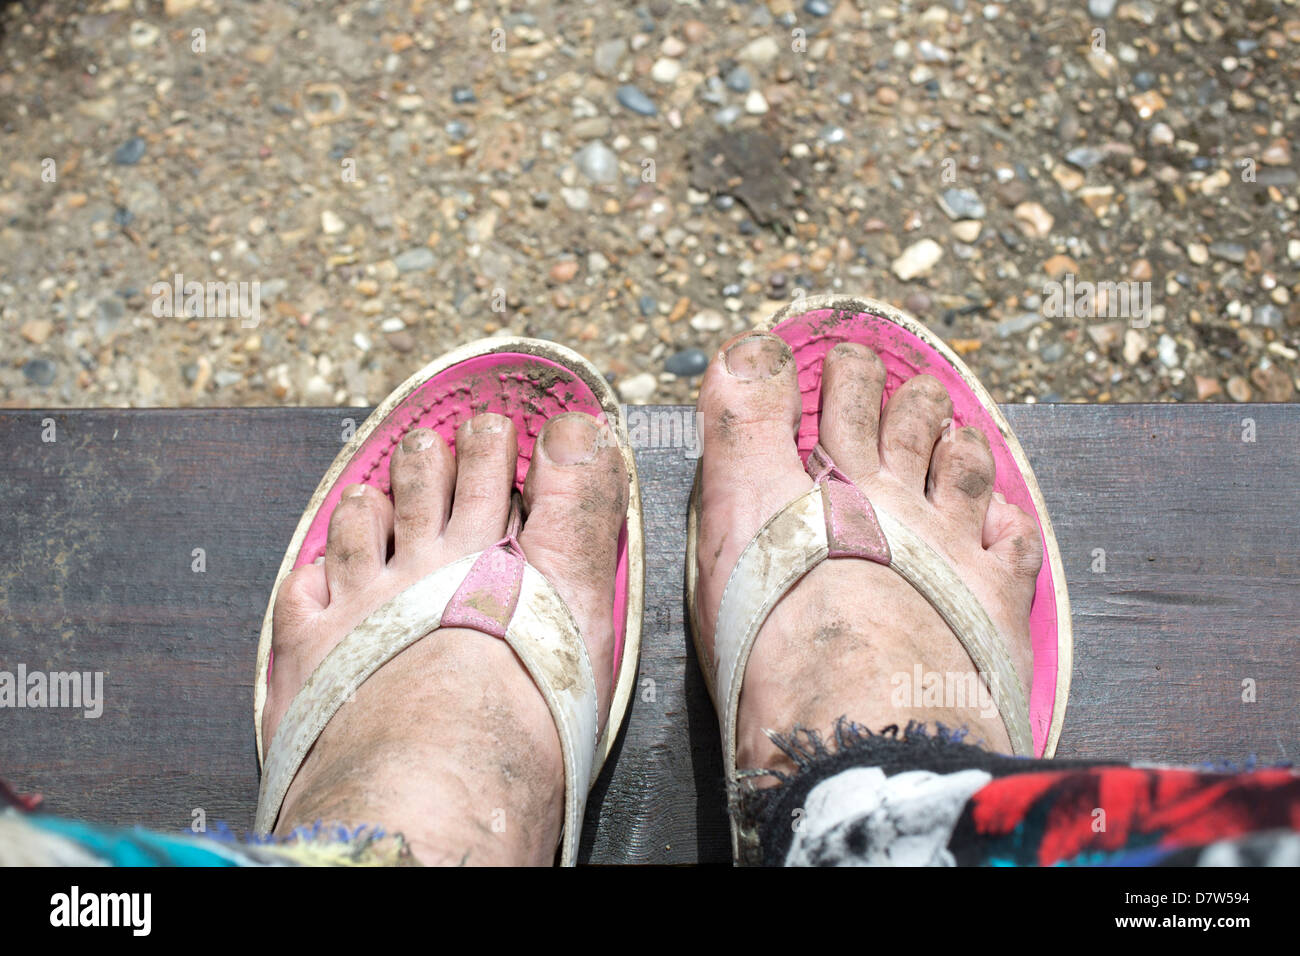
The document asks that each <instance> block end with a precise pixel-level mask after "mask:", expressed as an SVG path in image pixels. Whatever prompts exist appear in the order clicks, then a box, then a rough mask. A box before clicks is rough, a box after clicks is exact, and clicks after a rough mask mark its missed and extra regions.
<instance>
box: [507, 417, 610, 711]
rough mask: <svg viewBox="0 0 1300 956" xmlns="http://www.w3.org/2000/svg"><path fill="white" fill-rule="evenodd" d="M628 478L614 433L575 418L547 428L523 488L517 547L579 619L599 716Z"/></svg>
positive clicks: (606, 684)
mask: <svg viewBox="0 0 1300 956" xmlns="http://www.w3.org/2000/svg"><path fill="white" fill-rule="evenodd" d="M627 501H628V474H627V468H626V466H625V465H624V463H623V456H622V453H621V452H620V451H619V447H618V443H617V441H616V440H615V438H614V436H613V434H612V433H611V432H610V430H609V426H608V425H606V424H604V423H600V422H597V421H596V420H595V419H594V418H592V417H591V416H589V415H584V414H581V413H579V412H571V413H568V414H565V415H557V416H556V417H554V418H552V419H551V420H550V421H548V422H547V423H546V425H545V427H544V428H543V429H542V433H541V435H540V436H539V438H538V441H537V453H536V454H535V455H534V456H533V461H532V464H531V465H530V467H529V469H528V478H527V480H526V481H525V483H524V503H525V506H526V507H527V509H528V520H527V522H526V523H525V524H524V529H523V532H522V533H521V534H520V536H519V543H520V545H521V546H522V547H523V549H524V553H525V554H527V556H528V560H529V562H530V563H531V564H533V565H534V566H535V567H536V568H537V569H538V570H539V571H540V572H541V573H542V574H543V575H545V577H546V579H547V580H548V581H550V582H551V584H552V585H553V586H554V587H555V589H556V590H557V591H559V593H560V596H561V597H563V598H564V600H565V602H566V603H567V604H568V605H569V609H570V610H571V611H572V612H573V615H574V617H575V618H576V619H577V622H578V626H579V628H580V629H581V630H582V635H583V637H584V639H585V640H586V643H587V652H588V654H589V655H590V657H591V665H592V668H593V670H594V671H595V675H596V687H597V691H598V693H599V695H600V700H601V704H602V713H604V712H605V708H606V707H607V706H608V702H609V695H610V688H611V686H612V684H613V667H614V660H613V653H614V648H613V633H614V630H613V628H614V624H613V611H614V579H615V574H616V571H617V562H618V538H619V532H620V530H621V529H622V527H623V522H624V520H625V518H626V516H627Z"/></svg>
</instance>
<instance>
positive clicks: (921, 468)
mask: <svg viewBox="0 0 1300 956" xmlns="http://www.w3.org/2000/svg"><path fill="white" fill-rule="evenodd" d="M884 383H885V370H884V367H883V365H882V364H881V362H880V359H879V358H878V357H877V356H876V354H875V353H874V352H872V351H871V350H870V349H867V348H865V347H862V346H858V345H851V344H842V345H838V346H836V347H835V348H834V349H833V350H832V351H831V352H830V353H829V354H828V355H827V357H826V364H825V368H824V375H823V380H822V405H821V424H820V434H819V437H820V441H821V443H822V445H823V446H824V447H825V449H826V450H827V452H828V453H829V454H830V456H831V457H832V458H833V459H834V460H835V462H836V464H837V465H838V466H839V467H840V469H841V470H842V471H843V472H844V473H845V474H847V475H848V477H849V478H851V479H852V480H853V481H854V482H855V483H856V484H857V485H858V486H859V487H860V488H861V489H862V491H863V492H864V493H865V494H866V496H867V498H868V499H869V500H870V501H872V502H873V503H877V504H880V505H882V506H884V507H887V508H888V509H889V510H890V511H891V512H892V513H893V514H894V515H895V516H897V517H898V518H899V520H901V521H903V522H905V523H907V524H908V525H909V526H910V527H911V528H912V529H914V530H915V531H916V532H917V533H918V534H919V535H921V537H923V538H924V539H925V541H926V542H927V543H928V544H929V545H930V546H931V547H933V548H934V549H935V550H936V551H938V552H939V553H940V554H941V555H943V556H945V557H946V558H947V560H948V562H949V563H950V564H951V565H952V567H953V568H954V569H955V570H956V571H957V573H958V574H959V575H960V576H961V578H962V579H963V580H964V581H965V582H966V584H967V586H968V587H969V588H970V589H971V591H972V592H973V593H974V594H975V596H976V597H977V598H978V599H979V600H980V601H981V603H982V604H983V605H984V607H985V609H986V610H987V611H988V613H989V615H990V617H991V618H992V620H993V622H994V624H996V625H997V626H998V628H999V629H1000V631H1001V632H1002V634H1004V635H1005V636H1006V638H1007V639H1008V641H1010V642H1011V645H1012V648H1011V650H1012V659H1013V662H1014V664H1015V667H1016V671H1017V673H1018V674H1019V675H1020V678H1021V682H1022V683H1023V685H1024V686H1025V687H1026V688H1027V687H1029V686H1030V677H1031V674H1032V667H1033V656H1032V651H1031V648H1030V641H1029V609H1030V604H1031V602H1032V601H1033V596H1034V585H1035V580H1036V577H1037V574H1038V569H1039V565H1040V563H1041V544H1040V539H1039V535H1038V528H1037V524H1036V522H1035V521H1034V520H1033V518H1032V517H1030V516H1029V515H1027V514H1026V513H1025V512H1023V511H1021V510H1020V509H1019V508H1017V507H1015V506H1014V505H1010V504H1007V503H1006V502H1005V501H1003V500H1002V499H1001V496H1000V495H995V494H994V492H993V477H994V470H993V469H994V465H993V457H992V454H991V453H990V451H989V446H988V440H987V439H986V438H985V437H984V435H983V434H982V433H981V432H979V431H978V430H977V429H974V428H963V429H959V430H957V431H955V432H951V434H950V435H948V436H947V437H944V428H945V424H946V423H948V422H951V418H952V403H951V401H950V399H949V397H948V395H947V393H946V392H945V390H944V388H943V386H942V385H940V384H939V382H938V381H937V380H936V379H934V378H932V377H930V376H928V375H921V376H917V377H916V378H913V379H911V380H909V381H908V382H906V383H905V384H904V385H903V386H901V387H900V388H899V389H898V391H897V392H895V393H894V394H893V395H892V396H891V397H890V400H889V402H888V403H887V404H886V405H885V407H884V410H883V412H882V410H881V398H882V395H883V390H884ZM699 412H700V416H701V437H702V440H703V473H702V479H701V481H702V488H701V502H702V507H701V512H700V537H699V551H698V560H699V579H698V598H697V600H698V604H699V620H700V625H701V628H702V634H701V638H702V640H701V644H702V646H703V647H704V649H705V651H706V654H707V655H708V656H710V657H712V648H713V636H714V635H713V627H714V624H715V622H716V620H717V615H718V607H719V605H720V604H721V602H722V594H723V590H724V588H725V587H726V583H727V577H728V575H729V574H730V573H731V569H732V568H733V567H734V566H735V564H736V561H737V559H738V558H739V557H740V553H741V551H742V550H743V549H744V547H745V545H747V544H748V543H749V540H750V538H751V537H753V535H754V533H755V532H756V531H757V530H758V529H759V528H760V527H761V526H762V525H763V524H764V523H765V522H766V521H767V520H768V519H769V518H771V517H772V516H773V515H774V514H776V513H777V512H778V511H779V510H780V509H781V508H782V507H783V506H785V505H786V504H788V503H789V502H790V501H791V500H792V499H794V498H795V497H797V496H798V495H800V494H802V493H803V492H805V491H807V490H808V489H809V488H811V487H812V479H811V478H809V477H808V475H807V474H806V473H805V471H804V469H803V466H802V464H801V463H800V459H799V452H798V449H797V447H796V445H795V435H796V431H797V428H798V423H799V415H800V397H799V389H798V385H797V382H796V369H795V362H794V357H793V355H792V353H791V351H790V348H789V346H788V345H786V343H785V342H784V341H782V340H781V339H780V338H778V337H777V336H775V335H772V334H769V333H752V332H751V333H746V334H745V335H742V336H739V337H738V338H737V339H735V340H733V341H732V342H730V343H728V345H727V346H724V349H723V351H722V352H721V353H719V355H718V357H717V358H715V359H714V361H713V364H712V365H711V366H710V367H709V369H708V371H707V372H706V373H705V377H704V382H703V384H702V386H701V388H700V400H699ZM941 438H944V440H940V439H941ZM713 664H714V662H713V661H712V660H710V661H709V665H708V666H710V667H712V666H713ZM918 665H919V668H920V673H921V674H937V675H941V679H942V675H954V676H956V675H970V674H972V673H974V672H975V665H974V664H973V663H972V662H971V660H970V657H969V656H968V655H967V653H966V651H965V650H964V649H963V648H962V646H961V644H960V643H959V642H958V640H957V638H956V637H955V636H954V635H953V634H952V632H951V631H950V630H949V629H948V627H947V625H946V624H945V623H944V622H943V620H942V618H940V616H939V614H938V612H937V611H935V610H934V609H933V608H932V607H931V606H930V604H929V603H928V602H927V601H926V600H925V598H923V597H922V596H921V595H920V594H919V593H917V592H916V591H915V590H913V588H912V587H911V585H909V584H908V583H907V582H905V581H904V580H903V579H902V578H901V577H900V576H899V575H898V574H897V572H895V571H893V570H891V569H890V568H887V567H885V566H883V565H879V564H875V563H873V562H870V561H864V560H852V559H835V560H830V561H826V562H823V563H822V564H820V565H818V566H817V567H816V568H814V569H813V570H812V571H811V572H809V573H808V574H807V575H806V576H805V577H804V578H803V580H802V581H800V582H799V584H798V585H796V586H795V587H794V588H793V589H792V590H791V591H790V592H789V593H788V594H787V595H786V596H785V597H784V598H783V599H782V600H781V602H780V603H779V604H778V605H777V606H776V608H775V609H774V610H773V611H772V613H771V615H770V616H769V617H768V618H767V621H766V623H765V624H764V625H763V628H762V630H761V631H760V632H759V636H758V638H757V640H756V641H755V644H754V649H753V652H752V654H751V656H750V658H749V664H748V667H747V669H746V672H745V679H744V685H743V688H742V691H741V697H740V712H739V716H738V722H737V767H738V768H740V769H742V770H743V769H764V768H766V769H780V770H787V771H788V770H792V769H793V766H792V764H791V763H790V761H789V758H788V757H786V756H785V755H784V754H783V753H782V752H781V751H780V750H779V749H778V748H777V747H776V746H775V745H774V744H773V743H772V742H771V741H770V740H769V739H768V737H767V735H766V734H765V733H764V730H765V729H772V730H777V731H780V732H784V733H789V732H790V731H791V730H792V729H793V727H794V726H795V725H796V724H800V725H802V726H804V727H807V728H810V729H814V730H820V731H822V732H823V733H824V734H829V732H830V731H831V729H832V728H833V726H834V723H835V721H836V719H837V718H839V717H841V716H847V717H848V718H849V719H851V720H853V721H856V722H857V723H859V724H862V725H864V726H867V727H869V728H872V729H879V728H880V727H884V726H887V725H889V724H898V725H900V726H903V725H906V723H907V722H908V721H909V720H916V721H919V722H922V723H926V724H930V725H934V724H936V723H942V724H945V725H947V726H949V727H962V726H964V727H967V728H969V729H970V730H971V731H972V734H973V736H974V737H975V738H976V739H982V740H983V741H984V742H985V744H986V745H987V746H989V747H990V748H991V749H994V750H999V751H1002V752H1010V741H1009V738H1008V736H1007V732H1006V728H1005V727H1004V726H1003V724H1002V721H1001V719H1000V718H999V717H998V716H997V713H996V709H995V708H992V707H991V706H990V704H989V702H988V701H987V699H985V700H984V701H979V700H974V701H967V702H965V703H969V704H973V705H974V706H965V707H958V706H949V705H950V704H952V703H955V702H952V701H945V702H944V705H942V706H933V705H930V706H927V705H926V704H927V703H929V702H928V701H924V702H923V700H922V694H921V692H920V689H919V688H918V689H914V688H912V687H910V686H908V687H906V688H905V689H906V690H907V691H908V695H907V696H906V701H905V702H904V703H900V695H899V689H900V687H901V686H902V685H903V684H904V683H906V684H907V685H910V684H912V682H913V681H914V675H916V674H917V673H918ZM913 690H915V693H914V694H913V693H912V691H913Z"/></svg>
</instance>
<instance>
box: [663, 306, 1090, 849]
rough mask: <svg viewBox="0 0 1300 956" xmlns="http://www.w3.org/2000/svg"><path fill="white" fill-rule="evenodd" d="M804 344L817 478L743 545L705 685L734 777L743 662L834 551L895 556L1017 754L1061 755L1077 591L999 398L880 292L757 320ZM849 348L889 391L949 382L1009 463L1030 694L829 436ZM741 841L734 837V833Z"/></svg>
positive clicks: (961, 407)
mask: <svg viewBox="0 0 1300 956" xmlns="http://www.w3.org/2000/svg"><path fill="white" fill-rule="evenodd" d="M758 331H771V332H773V333H774V334H776V335H778V336H780V337H781V338H782V339H784V340H785V341H786V343H787V344H789V345H790V347H791V348H792V349H793V350H794V355H795V360H796V363H797V366H798V374H799V390H800V392H801V393H802V396H803V418H802V420H801V422H800V426H799V438H798V444H799V453H800V456H801V457H802V458H803V460H804V462H805V465H806V467H807V470H808V472H809V474H810V475H811V476H812V478H813V480H814V482H815V484H814V487H813V488H812V490H810V491H809V492H807V493H806V494H803V495H801V496H799V497H798V498H796V499H795V500H794V501H792V502H790V503H789V504H788V505H786V507H785V508H784V509H783V510H781V511H780V512H778V513H777V514H776V515H775V516H773V517H772V518H771V520H769V521H768V522H767V523H766V524H765V525H764V526H763V527H762V528H761V529H760V530H759V531H758V533H757V534H756V535H755V536H754V538H753V540H751V541H750V543H749V544H748V545H747V546H746V548H745V550H744V551H743V552H742V553H741V556H740V559H739V560H738V561H737V563H736V567H735V569H734V570H733V571H732V573H731V577H730V578H729V579H728V581H727V586H726V589H725V590H724V592H723V598H722V605H721V607H720V608H719V611H718V621H717V628H716V629H715V632H714V633H715V635H716V636H715V645H716V647H715V653H716V655H717V670H716V673H709V671H708V669H707V668H705V682H706V684H707V685H708V687H709V691H710V693H711V694H712V695H713V700H714V703H715V705H716V706H717V707H718V710H719V714H720V717H721V722H722V737H723V749H724V762H725V766H726V772H727V779H728V780H734V779H735V773H736V715H737V711H738V708H739V704H740V689H741V686H742V685H743V683H744V674H745V665H746V662H747V661H748V659H749V653H750V650H751V648H752V647H753V644H754V640H755V638H756V637H757V636H758V631H759V628H761V627H762V625H763V622H764V620H766V618H767V615H768V613H769V612H770V611H771V610H772V608H773V607H775V606H776V603H777V602H778V601H779V600H780V599H781V598H782V596H784V594H785V593H786V592H787V591H788V590H789V589H790V588H792V587H793V586H794V585H795V584H796V583H797V582H798V580H799V578H800V577H802V576H803V575H804V574H806V573H807V572H808V571H810V570H811V569H812V568H813V567H814V566H815V565H817V564H819V563H821V562H822V561H824V560H826V559H827V558H839V557H854V558H866V559H868V560H873V561H878V562H879V563H881V564H886V565H888V566H890V567H892V568H894V570H896V571H897V572H898V573H899V574H901V575H902V576H903V577H904V578H905V579H906V580H907V581H908V582H909V583H911V584H912V586H913V587H915V588H916V589H917V590H918V591H919V592H920V593H921V594H922V595H923V596H924V597H925V598H926V599H927V600H928V601H929V602H930V603H931V604H932V605H933V606H934V608H935V609H936V610H937V611H938V612H939V613H940V615H942V616H943V618H944V620H945V621H946V622H947V623H948V625H949V627H950V628H952V630H953V632H954V633H955V634H956V635H957V637H958V639H959V640H960V641H961V642H962V645H963V646H964V647H965V648H966V651H967V653H969V654H970V656H971V658H972V660H973V661H974V663H975V665H976V667H977V668H978V669H979V671H980V673H981V674H982V675H985V677H986V679H988V678H990V676H991V678H992V679H989V680H988V682H989V684H990V690H991V691H992V694H993V700H994V703H995V704H996V705H997V708H998V712H999V713H1000V714H1001V715H1002V718H1003V720H1004V722H1005V723H1006V724H1007V730H1008V733H1009V735H1010V737H1011V742H1012V748H1013V751H1014V752H1015V753H1016V754H1023V755H1026V756H1037V757H1051V756H1052V755H1053V754H1054V753H1055V752H1056V744H1057V741H1058V740H1059V739H1060V736H1061V726H1062V723H1063V721H1064V720H1065V706H1066V701H1067V699H1068V697H1069V691H1070V666H1071V658H1072V653H1073V640H1072V636H1071V629H1070V599H1069V595H1068V594H1067V593H1066V587H1065V573H1064V571H1063V569H1062V565H1061V554H1060V549H1059V547H1058V546H1057V542H1056V535H1055V534H1053V532H1052V524H1051V521H1049V520H1048V517H1047V507H1046V505H1045V504H1044V502H1043V496H1042V492H1041V491H1040V490H1039V488H1038V482H1037V480H1035V478H1034V472H1033V469H1031V468H1030V466H1029V460H1028V459H1027V458H1026V457H1025V453H1024V451H1023V450H1022V449H1021V447H1020V443H1019V442H1018V441H1016V437H1015V435H1014V434H1013V433H1012V431H1011V426H1010V425H1009V424H1007V421H1006V419H1005V418H1004V417H1003V416H1002V413H1001V411H1000V410H999V409H998V407H997V404H996V403H995V402H994V401H993V399H992V397H991V396H990V395H989V394H988V392H987V391H985V390H984V387H983V386H982V385H980V383H979V382H978V381H977V380H976V378H975V376H974V375H972V374H971V371H970V369H968V368H967V367H966V366H965V364H964V363H963V362H962V361H961V359H959V358H958V357H957V356H956V355H955V354H953V352H952V351H951V350H950V349H949V348H948V347H947V346H946V345H944V343H943V342H942V341H940V340H939V338H938V337H936V336H935V335H934V334H933V333H932V332H930V330H929V329H927V328H926V327H925V326H924V325H922V324H921V323H920V322H918V321H917V320H916V319H914V318H912V317H910V316H908V315H906V314H904V313H903V312H900V311H899V310H897V309H895V308H893V307H891V306H888V305H886V304H884V303H882V302H877V301H875V300H873V299H858V298H851V297H849V296H841V295H823V296H809V297H807V298H805V299H802V300H800V301H797V302H794V303H792V304H791V305H788V306H786V307H785V308H783V309H781V310H780V311H779V312H777V313H776V314H775V315H773V316H771V317H770V318H769V319H767V320H766V321H765V322H763V323H761V324H760V325H759V326H758ZM841 342H856V343H858V344H861V345H865V346H867V347H869V348H871V349H872V350H874V351H875V352H876V354H877V355H879V356H880V358H881V361H882V362H883V363H884V365H885V369H886V372H887V373H888V377H887V380H886V384H885V398H888V397H889V396H890V395H891V394H893V392H894V391H895V390H896V389H897V388H898V387H899V386H900V385H901V384H902V383H903V382H905V381H907V380H908V379H909V378H912V377H913V376H916V375H919V374H922V373H925V374H929V375H933V376H934V377H935V378H937V379H938V380H939V381H940V382H941V383H942V384H943V386H944V387H945V388H946V389H947V390H948V394H949V396H950V397H951V398H952V404H953V427H954V428H961V427H964V426H966V425H973V426H975V427H977V428H979V429H980V431H982V432H983V433H984V435H985V436H986V437H987V438H988V439H989V445H990V446H991V448H992V450H993V459H994V462H995V464H996V466H997V476H996V479H995V483H994V488H995V490H996V491H999V492H1001V493H1002V494H1003V495H1004V496H1005V497H1006V500H1007V501H1008V502H1010V503H1011V504H1013V505H1017V506H1019V507H1020V508H1022V509H1024V510H1025V511H1026V512H1027V513H1028V514H1030V515H1032V516H1033V517H1034V518H1035V519H1036V520H1037V522H1038V527H1039V530H1040V531H1041V532H1042V538H1043V566H1042V570H1041V571H1040V572H1039V574H1038V583H1037V590H1036V591H1035V593H1034V602H1033V608H1032V610H1031V612H1030V618H1029V624H1030V637H1031V642H1032V644H1033V649H1034V676H1033V684H1032V687H1031V688H1030V689H1029V691H1028V693H1027V694H1026V692H1025V689H1024V688H1023V687H1021V684H1020V680H1019V678H1018V677H1017V676H1016V673H1015V670H1014V669H1013V668H1012V666H1011V660H1010V655H1009V653H1008V652H1007V649H1006V643H1005V641H1004V640H1003V639H1002V637H1001V636H1000V635H999V634H998V632H997V628H996V627H995V626H994V625H993V623H992V622H991V621H990V620H989V617H988V614H987V613H986V612H985V611H984V610H983V608H982V607H980V605H979V602H978V601H977V600H976V599H975V597H974V595H972V594H971V593H970V591H969V589H968V588H967V587H966V585H965V584H964V583H963V582H962V581H961V579H960V578H959V577H958V576H957V574H956V572H955V571H954V570H953V569H952V568H951V567H950V566H949V565H948V564H947V562H946V561H945V560H944V559H943V558H941V557H940V556H939V555H938V554H937V553H936V552H935V551H934V550H933V549H931V548H930V547H929V546H928V545H926V544H925V543H924V542H923V541H922V540H921V539H920V538H919V537H918V536H917V535H916V534H915V533H914V532H912V531H911V530H910V529H908V528H907V527H906V526H905V525H904V524H902V523H901V522H900V521H898V519H897V518H895V517H894V516H893V515H892V514H890V513H889V512H888V511H887V510H885V509H883V508H881V507H880V506H878V505H877V506H875V507H874V508H873V506H872V503H871V502H869V501H867V499H866V497H865V495H863V494H862V492H861V491H860V490H859V489H858V488H857V486H855V485H854V484H853V483H852V482H851V481H849V480H848V479H847V478H846V477H845V476H844V475H843V474H841V473H840V472H839V470H838V469H837V468H836V467H835V463H834V462H833V461H831V460H830V457H829V456H828V455H827V454H826V453H825V451H824V450H823V449H822V448H821V447H820V446H819V445H818V444H817V435H818V416H819V410H820V404H821V402H820V396H821V373H822V360H823V359H824V358H825V356H826V353H827V352H829V351H830V350H831V349H832V348H834V347H835V346H836V345H838V344H839V343H841ZM699 496H700V471H699V468H698V467H697V469H696V480H695V487H694V490H693V492H692V494H691V504H690V512H689V516H688V519H687V545H686V548H687V553H686V591H687V601H688V606H689V608H690V611H691V618H692V623H693V625H694V627H693V630H694V634H695V640H696V650H697V652H698V653H699V657H700V660H701V661H705V660H707V659H708V658H707V657H706V656H705V655H704V654H703V652H701V651H700V648H699V634H700V629H699V626H698V609H697V605H696V596H695V595H696V591H695V587H696V575H697V571H696V568H697V564H696V548H697V546H698V534H699V504H700V502H699ZM732 836H733V848H734V841H735V839H736V833H735V830H734V827H733V831H732Z"/></svg>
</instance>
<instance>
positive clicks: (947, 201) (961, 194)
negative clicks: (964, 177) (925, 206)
mask: <svg viewBox="0 0 1300 956" xmlns="http://www.w3.org/2000/svg"><path fill="white" fill-rule="evenodd" d="M939 208H940V209H942V210H943V214H944V215H945V216H947V217H948V218H949V219H983V218H984V215H985V213H986V210H985V208H984V203H983V201H982V200H981V199H980V197H979V195H978V194H977V193H975V192H974V191H973V190H970V189H945V190H944V191H943V192H941V193H940V194H939Z"/></svg>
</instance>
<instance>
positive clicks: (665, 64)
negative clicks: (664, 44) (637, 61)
mask: <svg viewBox="0 0 1300 956" xmlns="http://www.w3.org/2000/svg"><path fill="white" fill-rule="evenodd" d="M681 72H682V64H681V61H679V60H673V59H670V58H669V57H666V56H664V57H660V58H659V59H657V60H655V64H654V66H652V67H651V68H650V79H652V80H654V81H655V82H656V83H671V82H673V80H675V79H677V77H678V76H680V75H681Z"/></svg>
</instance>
